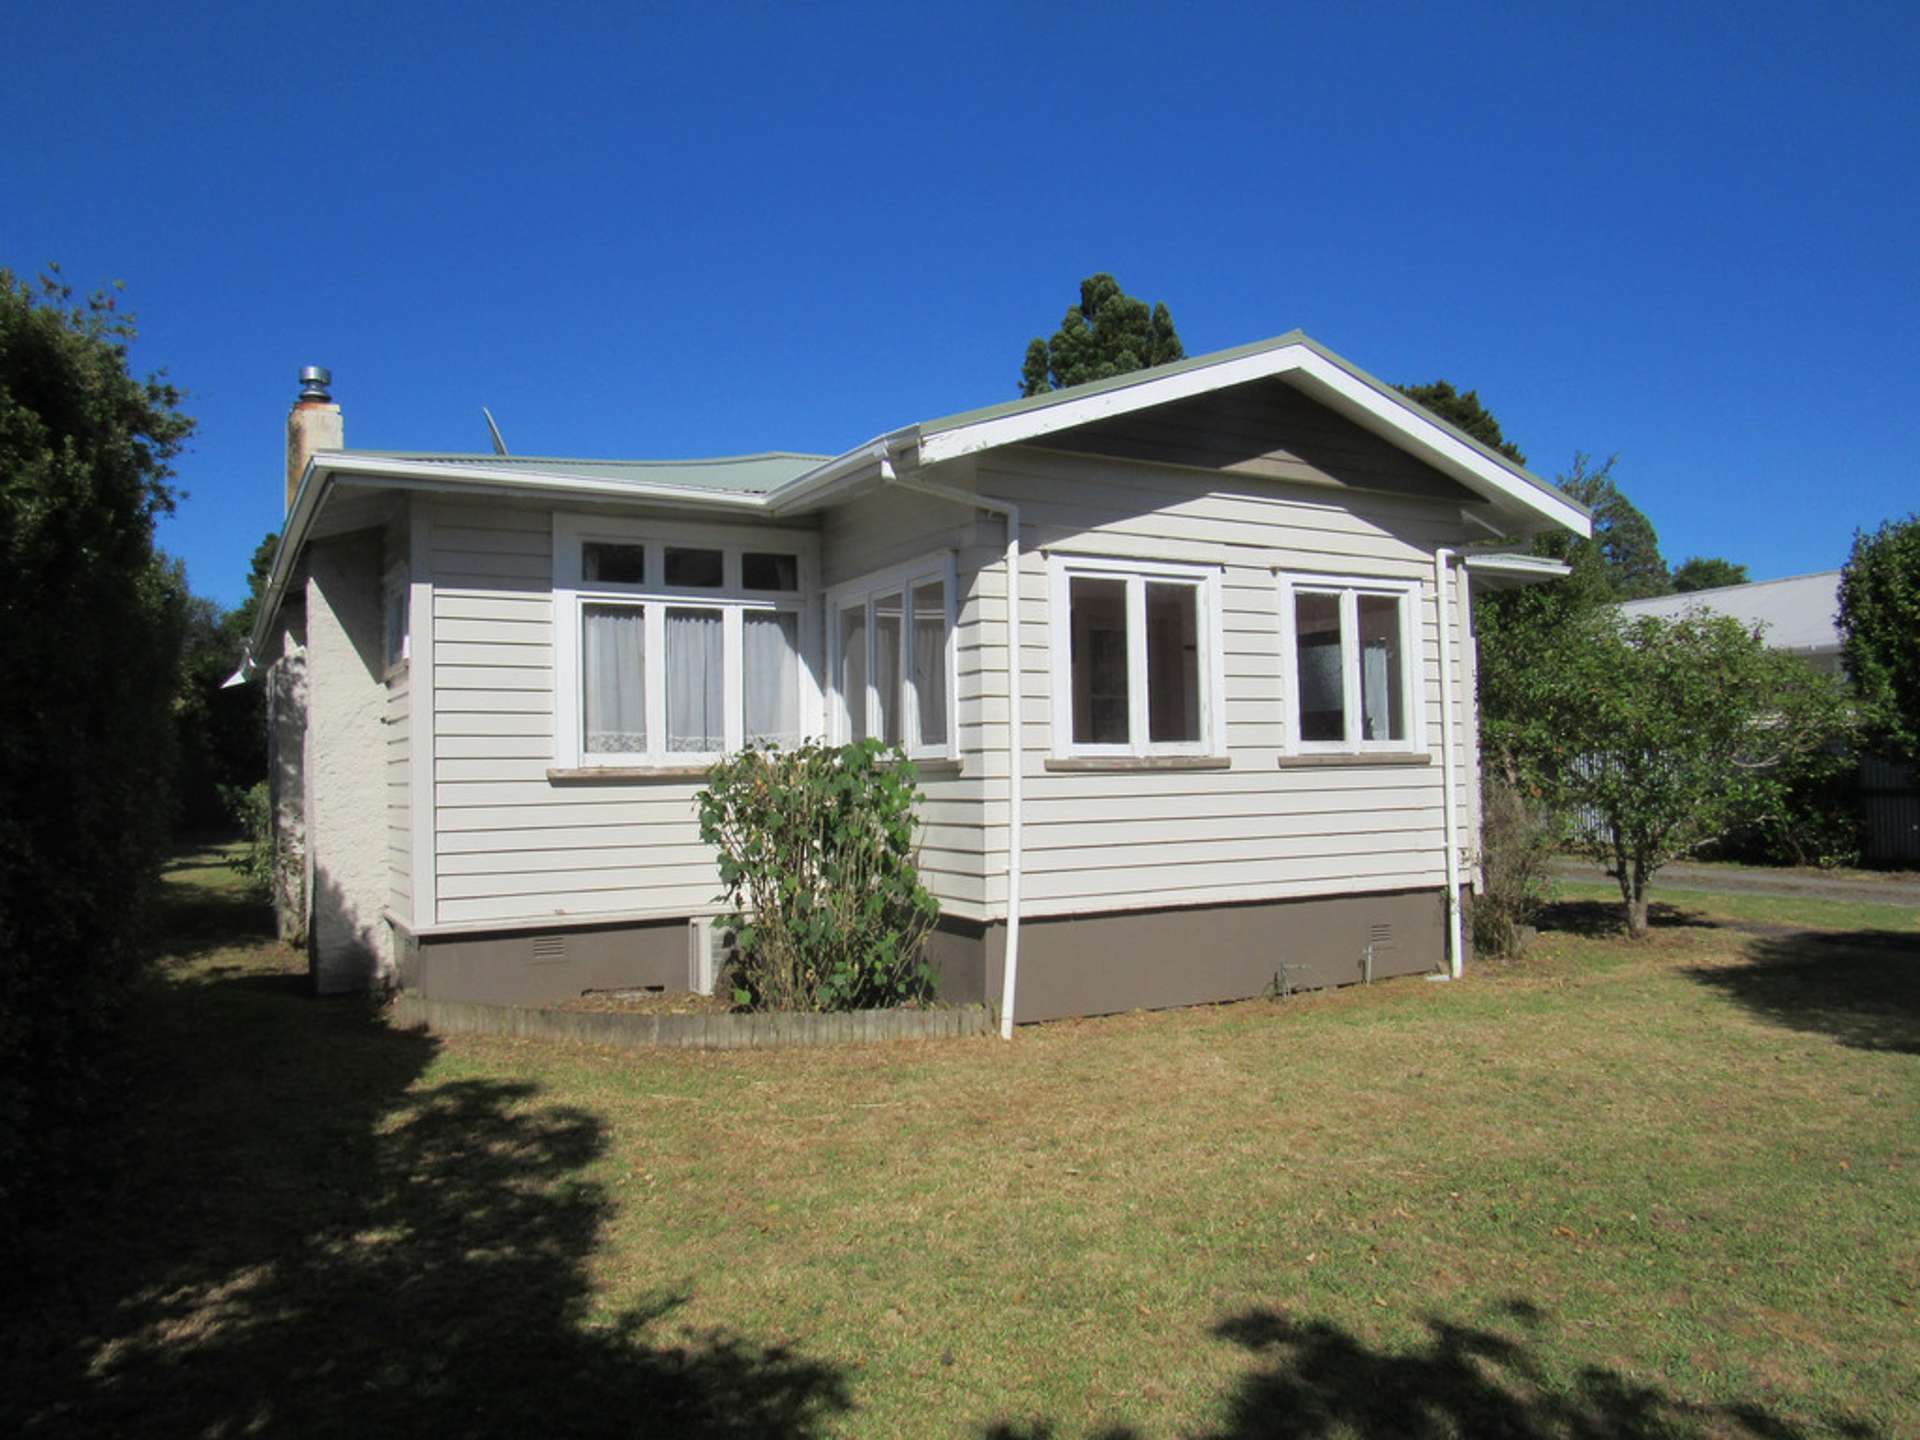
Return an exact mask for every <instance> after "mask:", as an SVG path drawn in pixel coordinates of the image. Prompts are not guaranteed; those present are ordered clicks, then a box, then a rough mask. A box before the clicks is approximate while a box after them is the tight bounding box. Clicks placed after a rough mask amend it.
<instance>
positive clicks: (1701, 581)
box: [1673, 555, 1747, 595]
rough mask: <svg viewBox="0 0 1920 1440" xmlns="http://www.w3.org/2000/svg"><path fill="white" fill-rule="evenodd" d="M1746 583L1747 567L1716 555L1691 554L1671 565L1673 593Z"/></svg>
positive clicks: (1721, 587)
mask: <svg viewBox="0 0 1920 1440" xmlns="http://www.w3.org/2000/svg"><path fill="white" fill-rule="evenodd" d="M1746 583H1747V567H1746V566H1744V565H1736V564H1735V563H1734V562H1733V561H1731V560H1722V559H1721V558H1720V557H1719V556H1717V555H1691V556H1689V557H1688V558H1687V559H1685V560H1682V561H1681V562H1680V563H1679V564H1678V565H1676V566H1674V567H1673V593H1674V594H1676V595H1691V594H1693V593H1694V591H1696V590H1721V589H1724V588H1725V587H1727V586H1729V585H1744V584H1746Z"/></svg>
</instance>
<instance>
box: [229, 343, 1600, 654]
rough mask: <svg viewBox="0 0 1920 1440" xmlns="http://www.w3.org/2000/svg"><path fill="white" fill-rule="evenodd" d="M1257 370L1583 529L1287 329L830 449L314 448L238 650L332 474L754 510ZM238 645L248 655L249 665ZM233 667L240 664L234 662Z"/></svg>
mask: <svg viewBox="0 0 1920 1440" xmlns="http://www.w3.org/2000/svg"><path fill="white" fill-rule="evenodd" d="M1268 378H1279V379H1281V380H1284V381H1285V382H1286V383H1287V384H1289V385H1291V386H1292V387H1293V388H1295V389H1297V390H1299V391H1300V392H1302V393H1303V394H1305V395H1307V396H1309V397H1310V398H1312V399H1315V400H1317V401H1319V402H1321V403H1322V404H1325V405H1326V406H1328V408H1330V409H1332V410H1334V411H1336V412H1338V413H1339V414H1342V415H1344V416H1346V417H1347V418H1348V419H1350V420H1352V421H1354V422H1355V423H1356V424H1358V425H1360V426H1362V427H1363V428H1365V429H1368V430H1370V431H1372V432H1373V433H1375V434H1376V435H1379V436H1381V437H1382V438H1384V439H1386V440H1388V441H1390V442H1391V443H1393V444H1394V445H1397V446H1399V447H1400V448H1401V449H1403V450H1405V451H1406V452H1408V453H1409V454H1411V455H1414V456H1416V457H1417V458H1419V459H1421V460H1423V461H1425V462H1426V463H1427V464H1429V465H1431V466H1433V467H1434V468H1435V469H1437V470H1439V471H1440V472H1442V473H1443V474H1446V475H1448V476H1451V477H1452V478H1453V479H1455V480H1457V481H1459V482H1460V483H1461V484H1462V485H1464V486H1466V487H1467V489H1469V490H1471V491H1472V492H1474V493H1475V494H1477V495H1479V496H1481V497H1482V498H1484V499H1486V500H1489V501H1492V502H1494V503H1495V504H1496V505H1497V506H1498V507H1500V508H1501V509H1502V510H1504V511H1505V512H1506V516H1507V517H1508V518H1509V519H1510V520H1511V521H1512V522H1513V528H1515V529H1518V530H1522V531H1524V530H1528V529H1539V528H1541V527H1542V526H1543V525H1548V526H1559V527H1562V528H1565V529H1568V530H1571V531H1573V532H1574V533H1575V534H1577V535H1581V536H1586V535H1590V534H1591V533H1592V529H1593V527H1592V520H1591V517H1590V515H1589V513H1588V511H1587V510H1586V509H1585V507H1583V506H1581V505H1579V504H1578V503H1576V502H1575V501H1574V500H1573V499H1572V498H1570V497H1569V496H1567V495H1566V494H1564V493H1563V492H1562V491H1560V490H1559V489H1557V488H1556V487H1554V486H1552V485H1550V484H1548V483H1547V482H1546V481H1544V480H1542V479H1540V477H1539V476H1537V475H1534V474H1532V473H1531V472H1529V471H1528V470H1526V469H1525V468H1524V467H1522V466H1519V465H1516V464H1514V463H1513V462H1512V461H1510V460H1508V459H1507V458H1506V457H1505V456H1503V455H1501V454H1499V453H1498V452H1496V451H1494V450H1491V449H1489V448H1488V447H1487V446H1485V445H1482V444H1481V443H1480V442H1479V441H1477V440H1475V439H1474V438H1473V437H1472V436H1470V435H1468V434H1466V433H1465V432H1464V431H1462V430H1459V429H1457V428H1455V427H1454V426H1452V425H1450V424H1448V423H1447V422H1446V421H1444V420H1442V419H1441V418H1440V417H1439V416H1437V415H1435V414H1434V413H1433V412H1432V411H1430V410H1428V409H1426V408H1425V407H1424V406H1422V405H1419V404H1417V403H1415V402H1414V401H1412V400H1409V399H1408V398H1407V397H1406V396H1404V395H1402V394H1401V393H1400V392H1399V391H1398V390H1396V389H1394V388H1393V387H1392V386H1391V385H1388V384H1386V383H1384V382H1382V381H1380V380H1376V379H1375V378H1374V377H1373V376H1371V375H1369V374H1367V373H1366V372H1365V371H1364V370H1361V369H1360V368H1359V367H1358V366H1356V365H1353V364H1351V363H1350V362H1348V361H1347V360H1344V359H1342V358H1341V357H1340V356H1338V355H1336V354H1334V353H1333V352H1332V351H1331V350H1328V349H1327V348H1326V347H1325V346H1323V345H1321V344H1319V343H1318V342H1317V341H1315V340H1313V339H1311V338H1310V337H1309V336H1307V335H1306V334H1305V333H1304V332H1302V331H1299V330H1290V331H1288V332H1287V333H1286V334H1285V335H1281V336H1277V337H1275V338H1274V339H1272V340H1261V341H1257V342H1256V343H1254V344H1251V345H1241V346H1238V347H1236V348H1234V349H1230V350H1216V351H1213V352H1212V353H1210V354H1206V355H1195V356H1190V357H1189V358H1187V359H1184V360H1176V361H1174V362H1173V363H1171V364H1168V365H1157V366H1154V367H1153V368H1152V369H1148V370H1136V371H1133V372H1130V373H1129V374H1126V375H1116V376H1114V377H1112V378H1111V379H1107V380H1095V381H1091V382H1089V383H1087V384H1084V385H1073V386H1069V387H1068V388H1066V389H1064V390H1054V391H1049V392H1048V393H1047V394H1044V395H1035V396H1031V397H1028V398H1024V399H1019V400H1009V401H1006V402H1005V403H1003V404H998V405H989V406H985V407H982V408H980V409H976V410H964V411H960V412H959V413H957V414H953V415H945V416H941V417H938V418H936V419H932V420H925V421H920V422H918V423H916V424H913V425H908V426H906V427H904V428H902V429H899V430H894V431H890V432H889V433H887V434H885V435H881V436H879V437H877V438H876V439H874V440H871V441H869V442H868V443H866V444H865V445H861V446H857V447H855V448H854V449H852V450H848V451H845V452H843V453H842V454H840V455H835V456H830V457H829V456H818V455H803V454H797V453H793V452H788V451H773V452H768V453H764V454H759V455H731V456H719V457H715V458H711V459H698V460H593V459H570V458H564V457H543V456H525V455H484V454H451V453H433V452H418V451H385V450H340V451H322V452H321V453H319V454H316V455H315V456H314V457H313V458H312V459H311V460H310V461H309V462H308V464H307V469H306V473H305V474H304V475H303V476H302V477H301V480H300V484H299V486H298V488H297V490H296V491H295V494H294V497H293V502H292V504H291V505H290V506H289V508H288V512H287V522H286V525H285V527H284V529H283V530H282V532H281V537H280V544H279V547H278V548H277V549H276V550H275V552H274V558H273V564H272V568H271V570H270V572H269V575H268V581H267V587H266V590H265V593H264V595H263V599H262V604H261V606H260V609H259V612H258V615H257V617H256V622H255V625H254V633H253V636H252V638H251V640H250V642H249V645H248V654H249V657H251V655H252V654H253V652H254V650H255V648H256V647H257V646H258V645H259V644H260V643H261V642H262V641H264V639H265V638H266V635H267V632H268V629H269V627H270V626H271V625H272V623H273V619H274V615H275V612H276V611H277V610H278V608H279V604H280V598H281V595H282V593H283V591H284V588H285V585H286V583H287V580H288V578H289V576H290V575H291V574H292V571H293V564H294V560H295V558H296V557H297V556H298V554H299V553H300V550H301V548H302V546H303V545H304V544H305V541H306V538H307V533H308V530H309V528H310V527H311V525H312V523H313V521H314V517H315V516H316V515H317V514H318V512H319V510H320V508H321V505H322V502H323V499H324V497H325V495H326V494H327V492H328V491H329V489H330V488H331V487H332V485H333V483H334V482H335V481H336V480H340V481H346V482H349V483H360V484H373V485H388V486H399V487H413V488H430V489H439V488H455V487H457V488H460V489H462V490H468V491H476V492H481V493H514V492H520V493H525V492H529V491H531V492H544V493H546V494H548V495H554V496H562V495H564V496H571V497H574V498H585V499H603V500H604V499H626V500H636V501H638V500H645V501H650V502H655V503H660V504H666V505H676V504H684V505H692V506H700V507H706V508H724V509H730V510H734V511H742V510H757V511H759V512H760V513H763V514H791V513H794V512H796V511H799V510H802V509H806V508H813V507H818V506H821V505H825V504H828V503H831V501H832V499H833V497H834V495H835V494H836V493H837V492H838V491H840V490H842V489H843V488H846V487H849V486H852V485H856V484H859V483H861V482H863V481H864V480H866V479H868V478H869V477H870V476H871V475H873V474H874V473H875V472H877V471H878V470H880V469H881V467H883V466H885V465H889V464H892V463H894V462H896V461H898V462H899V463H900V464H901V465H902V466H903V467H904V468H912V467H914V466H922V465H931V464H937V463H938V462H940V461H942V460H950V459H954V458H957V457H959V456H963V455H971V454H977V453H979V452H981V451H984V450H991V449H994V448H996V447H998V446H1002V445H1017V444H1025V443H1037V442H1043V441H1044V439H1045V437H1046V436H1048V435H1052V434H1056V433H1058V432H1060V431H1062V430H1069V429H1072V428H1073V427H1075V426H1078V425H1085V424H1089V423H1091V422H1092V421H1095V420H1101V419H1106V418H1109V417H1112V416H1115V415H1125V414H1129V413H1131V412H1134V411H1137V410H1144V409H1149V408H1151V407H1153V406H1157V405H1164V404H1169V403H1171V402H1174V401H1178V400H1183V399H1187V398H1189V397H1191V396H1195V395H1202V394H1205V393H1207V392H1209V391H1213V390H1223V389H1227V388H1229V387H1231V386H1235V385H1243V384H1247V383H1249V382H1251V381H1255V380H1262V379H1268ZM251 663H252V662H251V659H250V658H249V660H248V661H247V665H251ZM242 668H243V670H244V669H245V668H246V666H243V667H242Z"/></svg>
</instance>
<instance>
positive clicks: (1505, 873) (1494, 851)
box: [1473, 775, 1562, 956]
mask: <svg viewBox="0 0 1920 1440" xmlns="http://www.w3.org/2000/svg"><path fill="white" fill-rule="evenodd" d="M1481 799H1482V804H1481V807H1480V808H1481V832H1482V838H1481V850H1480V867H1481V872H1482V877H1483V881H1484V883H1483V884H1482V886H1481V888H1480V890H1479V892H1478V893H1477V894H1476V895H1475V896H1474V897H1473V948H1474V953H1475V954H1478V955H1487V956H1495V955H1518V954H1519V953H1520V951H1521V950H1522V949H1524V948H1525V938H1526V934H1527V927H1529V926H1531V925H1532V924H1533V922H1534V920H1535V919H1536V918H1537V917H1538V916H1539V914H1540V907H1541V906H1542V905H1544V904H1545V903H1546V899H1547V891H1548V887H1549V885H1550V883H1551V880H1552V875H1551V870H1550V865H1551V862H1552V859H1553V854H1554V851H1555V849H1556V848H1557V847H1558V845H1559V843H1560V836H1561V829H1562V827H1561V825H1560V822H1559V820H1558V818H1557V817H1555V816H1554V814H1553V813H1552V812H1551V811H1550V810H1548V809H1547V808H1546V807H1545V806H1544V805H1542V804H1541V803H1540V802H1539V801H1537V800H1530V799H1528V798H1527V797H1526V796H1525V795H1523V794H1522V793H1521V792H1520V789H1519V787H1518V786H1516V785H1514V784H1513V783H1512V782H1511V781H1508V780H1505V779H1502V778H1499V777H1497V776H1492V775H1489V776H1488V777H1487V781H1486V785H1485V787H1484V788H1483V789H1482V791H1481Z"/></svg>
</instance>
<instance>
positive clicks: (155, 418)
mask: <svg viewBox="0 0 1920 1440" xmlns="http://www.w3.org/2000/svg"><path fill="white" fill-rule="evenodd" d="M133 333H134V332H133V328H132V325H131V324H130V322H129V321H128V320H127V318H126V317H125V316H124V315H121V314H120V313H119V312H118V310H117V309H116V304H115V301H114V300H113V299H112V298H111V297H108V296H104V295H102V296H96V297H94V299H92V300H91V301H88V302H86V303H83V304H75V303H73V301H72V297H71V295H70V294H69V293H68V292H67V291H66V289H65V288H64V287H62V286H61V285H60V284H59V283H58V282H57V281H55V280H51V279H50V280H48V281H47V282H45V283H44V284H42V285H41V286H38V287H35V286H32V285H29V284H26V283H24V282H21V281H19V280H17V279H16V278H15V277H14V276H13V274H12V273H11V272H9V271H7V270H6V269H4V268H0V1211H4V1210H6V1209H8V1208H10V1207H11V1206H12V1205H13V1204H14V1203H15V1202H21V1203H25V1202H27V1201H30V1200H31V1201H37V1202H39V1203H41V1204H47V1205H58V1204H59V1203H61V1202H60V1184H61V1176H62V1175H63V1174H67V1173H70V1172H71V1170H72V1168H73V1166H74V1165H75V1164H76V1163H80V1162H86V1161H88V1160H89V1157H92V1156H96V1155H98V1154H99V1153H100V1151H101V1147H102V1142H103V1141H104V1139H105V1138H106V1137H105V1134H104V1133H103V1132H105V1131H106V1130H107V1129H108V1128H109V1127H110V1126H112V1125H114V1124H115V1123H116V1122H117V1121H118V1119H119V1117H120V1116H121V1115H123V1114H124V1112H125V1108H126V1107H125V1105H124V1103H123V1098H122V1093H121V1090H120V1087H121V1086H123V1085H124V1084H125V1083H126V1076H125V1071H124V1068H123V1067H122V1066H121V1065H120V1063H119V1059H120V1056H121V1054H122V1046H121V1043H120V1042H121V1039H122V1036H123V1024H124V1019H125V1017H126V1015H127V1013H128V1000H129V997H130V994H131V987H132V985H133V984H134V982H135V981H136V980H137V979H138V977H139V975H140V973H141V970H142V967H143V966H144V964H145V962H146V958H147V955H148V953H149V946H150V944H151V937H152V934H153V922H152V916H151V913H150V910H149V902H150V899H151V897H152V893H153V885H154V881H155V879H156V876H157V874H158V869H159V863H160V860H161V858H162V856H163V855H164V854H165V851H166V846H167V841H168V838H169V836H168V831H169V827H170V824H171V821H172V816H173V753H172V751H173V738H174V715H173V698H174V693H175V689H176V685H177V681H178V676H179V654H180V634H181V628H182V624H183V607H184V604H185V596H184V594H183V593H182V591H181V588H180V586H179V585H178V584H177V583H176V580H175V577H174V576H173V575H172V573H171V572H170V571H169V570H168V569H167V567H166V566H165V565H164V564H163V563H162V562H161V560H160V558H159V557H158V556H157V555H156V553H155V550H154V546H153V526H154V518H155V517H156V516H157V515H159V514H162V513H164V512H165V511H167V510H169V509H170V508H171V507H172V504H173V491H172V489H171V487H170V486H169V484H168V483H167V482H168V479H169V477H170V476H171V474H172V471H171V469H170V468H169V465H168V461H169V460H170V459H171V458H172V457H173V456H174V455H175V454H176V453H177V452H178V451H179V448H180V446H181V444H182V442H183V441H184V440H185V439H186V437H187V435H188V434H189V433H190V431H191V430H192V428H193V422H192V421H191V420H190V419H188V418H187V417H186V416H185V415H183V414H181V413H180V412H179V410H178V409H177V408H176V407H177V404H178V401H179V394H178V392H177V391H175V390H174V389H173V388H172V387H171V386H169V385H167V384H165V383H163V382H162V381H160V380H158V379H149V380H146V381H140V380H136V379H134V378H133V377H132V376H131V375H130V374H128V373H127V346H128V344H129V343H130V342H131V341H132V339H133Z"/></svg>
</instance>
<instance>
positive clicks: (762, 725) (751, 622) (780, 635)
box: [740, 610, 800, 749]
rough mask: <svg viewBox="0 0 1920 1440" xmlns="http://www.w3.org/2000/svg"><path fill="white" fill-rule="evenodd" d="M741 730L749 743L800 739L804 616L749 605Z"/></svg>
mask: <svg viewBox="0 0 1920 1440" xmlns="http://www.w3.org/2000/svg"><path fill="white" fill-rule="evenodd" d="M740 645H741V651H742V653H741V657H740V682H741V703H742V706H743V708H744V710H745V714H744V716H743V723H742V726H741V734H742V736H743V738H744V739H745V741H746V743H747V744H749V745H762V746H764V745H778V746H780V747H782V748H783V749H790V748H792V747H793V746H795V745H798V744H799V743H800V617H799V616H798V615H794V614H791V613H789V612H786V611H773V610H749V611H747V612H746V613H745V614H743V615H742V616H741V617H740Z"/></svg>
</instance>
